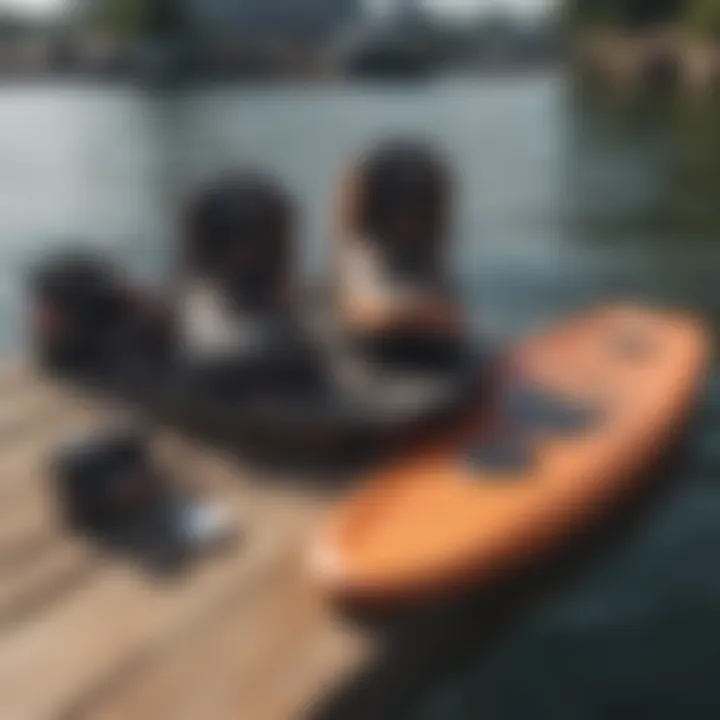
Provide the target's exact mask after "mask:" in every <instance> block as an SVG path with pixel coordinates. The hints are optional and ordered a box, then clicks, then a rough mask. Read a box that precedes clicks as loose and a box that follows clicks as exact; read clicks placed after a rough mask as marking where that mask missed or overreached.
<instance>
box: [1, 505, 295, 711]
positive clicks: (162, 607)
mask: <svg viewBox="0 0 720 720" xmlns="http://www.w3.org/2000/svg"><path fill="white" fill-rule="evenodd" d="M228 500H229V501H230V502H231V504H232V507H234V508H235V509H236V510H241V509H245V504H246V503H245V497H244V495H243V493H241V492H235V493H232V494H231V496H230V497H229V498H228ZM272 516H273V518H274V520H275V522H277V523H278V525H277V527H275V528H274V530H273V532H272V533H268V534H267V535H262V534H261V533H258V534H257V535H256V536H255V537H254V538H253V539H252V540H250V541H249V542H248V543H247V546H246V547H242V548H239V549H238V550H236V551H235V552H234V553H232V554H231V555H229V556H228V557H223V558H219V559H217V560H216V561H215V562H208V563H207V564H204V565H203V566H202V567H199V568H198V569H197V570H196V571H195V572H194V573H193V574H192V575H191V576H189V577H187V578H185V579H184V580H183V582H182V583H178V584H177V585H163V584H158V583H154V582H151V581H149V580H148V578H143V577H140V576H138V575H137V574H133V573H131V572H129V571H128V569H127V568H122V567H120V566H118V565H116V564H114V563H107V564H106V565H105V566H104V567H103V569H102V570H101V571H100V572H98V573H97V575H96V576H95V577H94V578H93V580H92V582H91V583H89V584H88V585H87V586H83V587H81V588H80V589H79V590H78V591H77V592H76V593H75V594H74V595H72V596H71V597H68V598H66V599H65V600H63V601H62V602H60V603H58V604H56V605H55V606H53V607H52V608H51V609H50V610H49V611H47V612H45V613H43V614H42V615H39V616H38V617H35V618H33V620H32V622H27V623H25V624H23V625H21V626H17V627H15V628H14V629H13V631H6V632H5V633H4V636H3V638H2V643H3V649H2V653H1V654H0V716H1V717H22V718H27V720H33V719H34V718H45V717H50V716H54V715H55V714H57V712H58V709H59V708H69V707H72V706H73V704H74V703H75V702H77V699H78V698H82V697H84V696H85V695H86V694H87V693H88V692H89V688H92V687H93V686H97V685H98V684H102V682H103V681H104V680H105V679H106V678H108V677H112V676H113V674H114V673H116V672H117V671H118V668H122V667H127V666H128V665H129V664H131V663H132V662H133V660H134V659H135V658H138V657H142V656H143V655H144V654H145V653H147V652H150V651H151V649H152V648H153V647H155V646H157V645H158V644H162V642H163V640H164V638H166V637H167V636H168V635H172V634H173V633H176V632H178V631H179V629H180V628H182V627H183V626H184V625H186V624H187V623H188V622H192V620H193V618H196V617H198V616H201V615H202V613H203V612H204V611H205V610H206V609H207V608H208V607H210V606H212V604H213V601H214V602H218V601H220V600H221V599H222V598H223V597H225V598H227V597H229V596H232V595H233V594H234V593H237V592H244V590H245V589H246V588H247V587H248V586H249V584H250V583H252V581H253V578H254V577H255V576H256V575H257V574H258V573H261V572H262V571H263V569H264V568H265V567H267V565H268V563H270V562H271V561H272V558H273V557H275V556H276V555H277V553H278V552H282V551H283V550H284V548H285V547H287V542H288V540H287V538H288V533H290V532H291V531H292V528H293V522H294V521H295V520H296V518H297V512H296V509H295V508H294V507H289V508H287V509H286V510H285V511H284V512H280V511H279V508H277V509H275V510H274V511H273V513H272ZM68 648H72V653H68ZM32 688H42V692H33V691H32Z"/></svg>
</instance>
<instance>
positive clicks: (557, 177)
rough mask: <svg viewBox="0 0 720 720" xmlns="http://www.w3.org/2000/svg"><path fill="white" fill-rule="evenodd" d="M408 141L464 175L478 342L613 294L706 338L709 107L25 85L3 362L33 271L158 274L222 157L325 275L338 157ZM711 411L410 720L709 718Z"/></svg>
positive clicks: (711, 283)
mask: <svg viewBox="0 0 720 720" xmlns="http://www.w3.org/2000/svg"><path fill="white" fill-rule="evenodd" d="M407 130H418V131H422V132H424V133H430V134H433V135H435V136H437V137H438V139H439V140H440V141H442V143H443V144H444V145H445V147H446V148H447V150H448V153H449V154H450V155H451V157H452V158H453V160H454V162H455V164H456V167H457V168H458V172H459V175H460V178H461V180H462V188H463V191H462V197H461V203H460V209H459V221H458V246H457V257H456V260H457V262H456V266H457V274H458V279H459V281H460V282H461V283H462V287H463V288H464V291H465V294H466V297H467V301H468V303H470V305H471V306H472V307H473V308H474V310H475V311H476V323H477V325H478V327H481V328H482V329H483V330H484V331H485V332H488V333H491V334H496V335H514V334H517V333H520V332H523V331H525V330H526V329H528V328H530V327H532V326H533V325H535V324H538V323H541V322H543V321H545V320H547V319H550V318H552V317H553V316H555V315H557V314H558V313H560V312H563V311H568V310H571V309H574V308H577V307H580V306H583V305H586V304H588V303H591V302H595V301H598V300H601V299H603V298H618V297H640V298H652V299H655V300H658V301H660V302H662V303H672V304H680V305H686V306H689V307H693V308H696V309H698V310H699V311H700V312H701V313H702V314H703V315H704V316H705V317H706V318H707V319H708V321H709V322H710V323H711V325H712V326H714V329H715V331H716V332H717V331H718V330H720V283H719V282H718V277H719V276H720V107H718V106H716V105H714V104H712V103H709V102H707V103H706V102H701V101H696V102H694V103H692V104H690V103H684V104H681V103H671V102H668V101H666V100H662V99H658V98H654V99H652V98H643V99H640V98H632V99H625V100H622V101H617V100H615V101H613V102H609V101H607V100H600V99H598V98H589V97H580V96H579V95H578V94H577V93H574V92H571V91H570V90H569V89H568V88H567V87H565V86H564V84H563V83H562V82H561V81H560V80H559V79H557V78H554V77H550V76H544V77H534V78H516V79H511V80H507V79H505V80H483V81H473V82H469V81H459V80H458V81H444V82H442V83H438V84H433V85H428V86H416V87H410V88H398V87H385V88H370V87H342V86H337V87H318V88H302V89H297V88H288V87H284V88H283V87H273V88H272V89H264V88H255V89H251V88H243V89H233V90H228V89H227V88H226V89H223V90H207V91H203V92H193V93H188V94H183V95H175V96H162V95H152V94H147V93H144V92H142V91H136V90H119V89H115V90H107V89H91V88H73V87H65V88H58V87H54V88H42V87H34V88H18V89H2V90H0V299H1V300H2V302H1V303H0V349H1V350H2V351H3V352H5V353H6V354H7V353H11V352H15V351H17V349H18V348H19V347H20V346H21V344H22V342H23V328H22V269H23V268H24V267H25V266H26V264H27V262H28V260H29V259H31V258H33V257H35V256H37V254H38V253H41V252H42V250H43V249H45V248H48V247H51V246H54V245H57V244H61V243H63V242H67V240H68V238H80V239H83V240H86V241H88V242H93V243H97V244H100V245H103V246H105V247H107V248H108V250H109V251H110V252H112V253H114V254H116V255H117V256H118V257H120V258H121V259H122V260H123V261H125V262H126V263H127V265H128V267H129V268H131V269H132V270H133V271H134V272H136V273H138V274H141V275H143V276H147V277H156V278H157V277H162V275H163V273H164V272H165V270H166V268H167V266H168V257H169V249H170V247H171V242H172V238H173V235H174V224H175V222H174V221H175V218H176V215H177V207H178V202H179V201H180V199H181V198H182V197H183V196H184V195H185V194H186V193H187V191H188V188H191V187H193V186H194V185H195V184H196V183H198V182H199V181H201V180H202V179H203V178H207V177H209V176H211V175H212V174H213V173H215V172H217V171H218V170H220V169H225V168H228V167H232V166H233V165H235V164H237V163H244V162H250V163H252V164H256V165H262V166H265V167H269V168H271V169H273V170H275V171H277V173H279V174H280V175H281V176H282V177H283V178H284V179H285V181H286V182H287V184H288V185H289V186H290V188H291V189H292V190H293V192H295V193H296V195H297V197H298V201H299V203H300V205H301V207H302V209H303V211H304V218H303V227H302V236H303V237H302V240H303V244H304V248H305V252H304V261H305V262H304V266H305V272H306V273H307V275H308V277H309V278H313V277H318V276H319V275H320V274H321V272H322V270H323V268H324V265H325V260H326V258H327V250H326V249H327V246H328V243H327V240H328V226H329V222H328V218H329V214H330V197H331V190H332V186H333V179H334V177H335V176H336V173H337V171H338V169H339V168H340V166H341V165H342V162H343V161H344V160H345V159H346V158H349V157H351V156H352V155H353V154H354V153H356V152H358V151H360V150H362V148H363V147H364V146H365V145H366V144H367V143H368V142H369V141H371V140H372V139H373V138H375V137H376V136H377V135H378V134H381V133H387V132H392V131H398V132H402V131H407ZM715 387H716V388H718V383H717V382H716V383H715ZM706 405H707V407H706V409H705V410H706V414H705V416H704V419H703V421H702V422H701V424H700V425H701V426H700V427H699V429H698V431H697V432H696V434H695V437H694V439H693V444H694V448H695V449H694V451H693V459H692V462H691V463H689V464H688V466H687V467H686V468H685V473H684V474H685V475H686V477H684V478H683V481H682V482H681V483H678V484H677V486H676V489H674V490H673V492H672V493H671V497H669V498H668V499H667V500H666V501H665V502H664V503H663V504H662V505H661V507H659V508H658V509H657V510H655V511H654V512H653V513H652V515H651V516H649V517H648V518H647V519H646V520H645V521H644V522H643V523H642V525H641V527H639V528H638V529H637V531H635V532H634V534H633V536H632V537H631V538H630V540H629V541H628V542H626V543H624V544H623V546H622V548H619V549H617V550H614V551H613V552H612V553H611V554H610V555H608V556H606V557H605V558H604V559H603V560H602V561H601V562H600V564H599V565H598V566H597V567H596V568H595V570H594V571H593V572H592V573H590V574H588V575H585V576H584V577H583V579H582V580H581V581H578V582H576V583H575V584H574V585H573V587H572V588H571V589H570V590H568V591H567V592H565V593H564V594H563V596H562V597H559V598H556V599H555V600H554V601H553V602H552V603H550V604H549V605H548V606H546V607H544V608H543V609H542V610H538V612H537V613H535V614H533V616H532V617H531V618H530V619H529V620H526V621H524V622H523V624H522V627H518V628H516V630H515V631H514V632H513V634H512V636H511V637H510V638H509V639H508V640H506V641H505V642H503V643H502V644H501V645H500V646H498V647H497V649H496V650H494V651H493V652H492V653H490V654H487V653H484V654H483V657H482V658H478V659H477V662H475V663H473V664H472V665H471V666H470V667H469V668H468V669H467V670H466V672H465V673H463V674H462V676H461V677H457V676H456V677H455V678H453V680H452V681H450V682H448V683H447V684H446V685H445V686H443V687H442V688H440V689H438V690H435V691H433V693H431V695H432V697H430V698H426V699H424V700H423V702H422V707H423V709H422V711H421V712H420V715H421V716H422V718H423V719H425V718H433V719H434V718H442V719H446V718H447V719H450V720H452V719H454V718H463V719H464V718H467V719H468V720H474V719H475V718H479V717H483V718H492V719H493V720H500V719H502V720H505V719H508V720H528V718H530V719H534V718H543V719H544V718H550V719H552V720H563V719H564V718H567V719H572V720H575V719H577V718H580V719H582V720H587V719H592V718H623V717H633V718H634V719H637V718H654V719H655V718H676V717H680V716H681V714H682V715H683V716H685V717H692V718H705V717H707V718H717V717H720V688H718V687H717V682H713V681H715V680H717V679H718V661H719V660H720V561H719V560H718V549H719V548H720V476H719V475H718V470H719V469H720V451H719V448H718V445H719V444H720V443H719V442H718V440H719V438H718V435H719V433H720V398H717V399H716V400H715V401H714V403H713V401H712V399H709V400H708V401H707V402H706ZM713 405H714V407H713ZM691 465H692V467H691Z"/></svg>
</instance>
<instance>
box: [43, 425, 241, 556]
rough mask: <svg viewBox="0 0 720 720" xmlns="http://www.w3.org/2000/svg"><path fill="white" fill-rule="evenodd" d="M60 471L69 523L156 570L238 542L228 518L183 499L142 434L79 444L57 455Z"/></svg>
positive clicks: (107, 433)
mask: <svg viewBox="0 0 720 720" xmlns="http://www.w3.org/2000/svg"><path fill="white" fill-rule="evenodd" d="M52 469H53V474H54V478H55V488H56V493H57V498H58V503H59V506H60V509H61V513H62V517H63V519H64V521H65V523H66V524H67V525H68V526H69V527H70V528H71V529H72V530H73V531H75V532H77V533H79V534H81V535H84V536H86V537H88V538H91V539H93V540H95V541H97V542H99V543H100V544H101V545H102V546H103V547H105V548H106V549H108V550H109V551H111V552H113V553H120V554H126V555H130V556H132V557H133V558H134V559H136V560H138V561H140V562H141V563H142V564H145V565H146V566H148V567H149V568H150V569H152V570H174V569H179V567H181V566H182V565H183V564H184V563H185V562H186V561H188V560H189V559H191V558H192V557H195V556H197V554H198V553H201V552H205V551H207V550H209V549H211V548H216V547H218V546H219V545H220V544H221V543H223V542H227V541H229V540H230V539H231V538H232V533H231V531H230V524H229V522H228V520H227V518H225V517H224V516H223V515H222V513H220V512H218V510H217V509H215V508H213V507H211V506H206V505H202V504H199V503H196V502H194V501H193V500H192V499H191V498H190V497H188V496H187V495H185V494H183V493H181V492H180V491H179V490H178V489H176V488H174V487H173V486H172V484H171V483H170V481H169V478H168V476H167V475H166V474H165V473H164V472H162V471H161V470H159V469H158V468H157V467H155V466H154V465H153V463H152V460H151V458H150V454H149V451H148V448H147V445H146V442H145V439H144V438H143V437H142V435H141V434H140V433H139V432H137V431H135V430H132V429H127V428H113V429H107V430H104V431H100V432H97V433H95V434H93V435H89V436H86V437H83V438H82V439H80V440H75V441H73V442H72V443H69V444H67V445H65V446H64V447H62V448H61V449H60V450H59V451H58V452H57V453H56V456H55V458H54V461H53V468H52Z"/></svg>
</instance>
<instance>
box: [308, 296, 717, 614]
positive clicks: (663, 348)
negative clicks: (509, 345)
mask: <svg viewBox="0 0 720 720" xmlns="http://www.w3.org/2000/svg"><path fill="white" fill-rule="evenodd" d="M708 355H709V343H708V340H707V337H706V335H705V333H704V331H703V330H702V328H701V327H700V326H699V324H698V323H697V321H695V320H693V319H692V318H690V317H688V316H685V315H680V314H670V313H663V312H654V311H650V310H646V309H642V308H635V307H611V308H605V309H601V310H599V311H597V312H594V313H592V314H587V315H583V316H581V317H578V318H575V319H572V320H569V321H567V322H565V323H561V324H559V325H558V326H556V327H554V328H551V329H549V330H547V331H545V332H541V333H538V334H537V335H535V336H533V337H531V338H529V339H527V340H526V341H525V342H523V343H522V344H521V345H520V346H519V347H518V348H517V349H516V350H515V351H514V352H511V353H510V354H509V356H508V359H507V361H506V362H505V363H504V371H503V370H502V368H501V371H500V373H499V377H498V378H497V382H496V383H495V385H496V387H495V388H493V390H492V391H491V392H490V397H487V398H485V400H484V402H483V403H480V402H478V410H477V412H473V413H471V416H470V417H466V418H465V419H464V420H462V421H461V422H460V423H459V427H457V428H455V429H454V430H453V431H452V432H450V433H449V434H448V436H447V437H445V438H443V439H441V440H439V441H438V442H437V443H436V444H434V445H433V446H431V447H425V448H421V449H419V450H417V451H416V453H415V455H414V456H412V457H410V458H408V459H406V460H404V461H402V462H400V463H398V464H397V465H396V466H394V467H392V468H389V469H387V470H385V471H384V472H382V473H381V474H380V476H379V477H376V478H375V479H373V480H371V481H370V482H369V483H368V484H367V485H366V486H365V487H364V488H362V489H361V490H360V491H359V493H357V494H356V495H354V496H353V497H351V498H350V499H349V500H347V501H346V502H344V503H343V504H341V506H340V507H339V508H337V509H336V510H335V511H334V513H333V514H332V515H331V517H330V519H329V521H328V523H327V525H326V526H325V527H323V529H322V531H321V533H320V536H319V537H318V538H317V541H316V542H315V543H314V545H313V547H312V549H311V555H310V564H311V570H312V572H313V573H314V575H315V577H316V579H317V581H318V582H319V584H320V585H322V586H323V587H324V588H325V589H326V590H327V591H329V593H330V594H332V595H334V596H337V597H339V598H343V599H345V600H350V601H360V602H363V601H371V602H372V601H380V602H384V601H394V600H403V599H407V600H412V599H422V598H423V597H425V596H427V595H428V594H429V595H434V594H436V593H442V592H443V591H446V590H447V589H449V588H455V587H458V586H461V585H464V584H468V583H476V582H482V581H487V580H491V579H493V578H495V577H498V576H499V575H501V574H504V573H505V572H507V571H509V570H511V569H512V568H513V567H515V566H518V565H520V564H521V563H522V562H525V561H527V560H529V559H531V558H532V557H533V556H535V555H536V554H538V553H540V552H542V551H544V550H549V549H551V548H552V547H553V546H555V545H557V544H559V543H561V542H562V541H563V540H564V539H566V538H567V537H568V536H571V535H572V531H573V530H574V529H578V528H579V527H584V526H585V525H587V523H588V522H589V521H590V520H592V519H593V517H594V516H595V515H597V514H598V511H599V510H601V509H602V508H603V507H604V506H606V505H607V504H608V503H609V502H611V501H612V500H613V499H617V498H619V497H621V496H622V495H624V494H625V493H626V492H628V491H630V490H631V489H632V488H633V485H634V484H636V483H637V482H638V478H639V476H640V475H641V474H642V471H643V470H645V469H647V468H648V467H649V466H650V465H651V464H652V462H653V461H654V460H656V459H658V457H659V456H660V455H661V453H662V451H663V450H664V449H665V448H666V446H667V445H668V443H669V441H670V440H672V438H673V436H674V435H675V434H676V432H677V430H678V429H679V428H681V427H682V426H683V420H684V419H686V416H687V414H688V412H689V410H690V409H691V406H692V403H693V400H694V399H695V395H696V392H697V389H698V386H699V384H700V383H701V381H702V379H703V376H704V372H705V369H706V366H707V362H708ZM523 393H524V394H525V395H526V397H525V398H524V400H523V399H522V397H520V401H518V397H519V396H522V395H523ZM513 396H514V397H515V399H514V400H513V399H512V398H513ZM523 402H524V403H525V407H524V408H523V407H522V406H523Z"/></svg>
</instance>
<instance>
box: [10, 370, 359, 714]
mask: <svg viewBox="0 0 720 720" xmlns="http://www.w3.org/2000/svg"><path fill="white" fill-rule="evenodd" d="M9 378H10V376H3V375H2V373H0V389H2V388H4V387H8V388H13V387H14V388H15V389H14V390H13V391H12V392H8V393H7V394H6V395H4V396H1V397H0V447H2V448H3V449H4V452H3V454H0V717H2V718H6V717H7V718H22V720H46V719H53V720H62V718H67V719H68V720H70V718H72V719H73V720H81V719H82V718H86V719H87V720H90V719H92V720H96V718H97V719H99V720H115V719H116V720H124V718H127V717H136V718H138V719H139V720H143V719H144V718H153V720H155V719H156V718H157V719H158V720H162V719H163V718H167V719H168V720H183V718H187V720H194V718H198V717H203V718H207V719H208V720H224V719H225V718H228V720H229V718H231V717H232V718H237V717H242V718H244V719H246V720H254V718H265V717H267V718H273V719H277V718H284V717H288V718H289V717H296V716H297V713H298V712H299V710H300V708H307V707H309V706H310V705H311V704H312V702H313V699H314V698H317V697H320V696H321V694H322V693H323V692H324V690H325V689H326V688H328V687H330V686H331V685H332V684H333V683H337V682H339V681H340V680H341V679H342V678H343V677H345V676H347V675H348V674H350V673H352V671H353V670H354V669H356V668H357V667H358V666H359V665H360V664H362V663H363V662H365V661H366V659H367V658H368V656H369V654H370V648H371V647H372V642H371V641H370V640H369V639H368V638H366V637H364V636H362V635H360V634H359V633H357V632H351V631H349V629H348V628H347V627H346V626H344V625H343V623H341V622H338V621H337V619H336V618H334V617H333V616H332V614H331V613H329V612H328V608H327V606H326V605H325V604H324V603H323V602H322V601H321V599H320V598H318V597H317V596H316V595H315V594H314V592H313V591H312V589H311V588H310V587H309V586H308V585H307V581H306V578H305V574H304V572H303V568H302V548H303V547H304V545H305V542H306V539H307V535H308V532H309V530H310V529H311V528H312V527H313V525H314V523H315V521H316V518H317V514H318V512H320V510H321V508H322V505H323V501H322V499H321V498H320V497H318V496H317V495H316V494H313V493H311V492H310V491H309V490H308V491H307V492H303V491H302V490H300V489H298V487H297V486H295V487H293V483H292V478H288V479H287V480H288V481H287V482H280V478H278V477H277V476H272V477H266V478H262V477H261V476H260V474H259V473H258V472H257V471H255V470H252V469H250V468H242V467H241V466H240V464H239V463H238V462H237V460H236V459H235V458H233V457H232V456H230V455H228V456H226V457H222V456H221V455H220V454H218V453H217V452H215V451H206V450H204V449H202V448H201V447H198V446H197V445H196V444H195V443H193V442H189V441H188V440H187V439H186V438H182V437H179V436H178V435H177V434H175V433H171V432H168V433H162V434H161V435H160V436H159V437H158V438H156V442H155V445H156V450H157V455H158V456H159V457H160V459H161V461H162V462H164V463H165V464H166V465H167V467H168V469H169V470H170V472H171V473H172V474H173V476H175V477H176V479H179V480H180V481H181V482H182V483H183V484H184V485H188V486H191V487H193V488H195V489H197V490H199V491H200V492H202V493H203V495H205V496H207V495H210V496H214V497H218V498H220V499H222V500H223V501H224V502H225V503H226V504H227V506H228V507H229V508H230V509H231V510H232V511H233V512H234V513H235V514H236V515H237V516H238V517H240V518H241V519H242V522H243V525H244V531H245V539H244V541H243V542H241V543H240V544H239V545H238V546H237V547H235V548H234V549H233V550H232V551H230V552H228V553H226V554H224V555H221V556H218V557H215V558H209V559H206V560H204V561H203V562H201V563H198V564H197V565H196V566H194V567H192V568H190V569H189V570H188V572H187V573H186V574H185V575H184V576H182V577H179V578H177V579H176V581H174V582H164V583H163V582H159V581H158V580H157V579H153V578H150V577H148V576H147V575H143V574H142V573H140V572H138V571H137V569H136V568H134V566H133V565H132V563H130V562H128V561H126V560H122V559H119V558H108V557H105V556H102V555H101V554H100V553H99V551H98V550H97V549H95V548H93V547H90V546H88V545H86V544H84V543H81V542H79V541H78V540H76V539H75V538H73V537H72V536H71V535H70V534H69V533H68V532H67V531H66V530H65V529H64V528H63V527H62V526H61V525H60V523H59V519H58V517H57V512H56V508H55V506H54V502H53V497H52V493H51V492H50V488H49V487H48V485H47V480H48V476H47V473H46V462H47V458H48V454H49V451H50V450H51V448H52V447H53V446H54V444H55V443H56V442H58V441H59V440H60V439H61V438H62V437H65V436H66V435H67V434H68V433H70V432H72V431H73V428H74V427H77V426H85V425H97V424H99V423H101V422H102V421H103V420H104V418H105V417H106V416H107V415H110V416H112V415H113V414H114V413H115V412H116V408H115V407H114V406H113V404H107V403H100V402H98V401H96V400H86V399H84V398H83V397H81V396H79V395H77V394H72V393H70V392H66V391H64V390H59V389H55V388H53V387H51V386H49V385H48V384H47V383H42V382H38V381H37V380H36V379H35V378H34V377H33V375H32V373H30V372H26V373H25V375H23V373H22V372H20V371H18V374H17V375H16V376H15V379H12V378H10V379H9ZM0 395H2V392H1V390H0Z"/></svg>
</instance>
